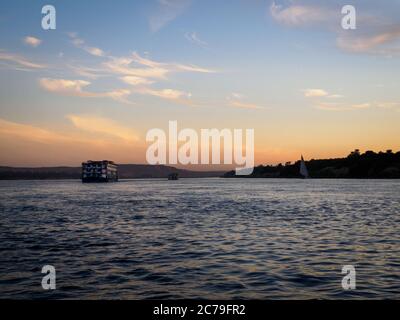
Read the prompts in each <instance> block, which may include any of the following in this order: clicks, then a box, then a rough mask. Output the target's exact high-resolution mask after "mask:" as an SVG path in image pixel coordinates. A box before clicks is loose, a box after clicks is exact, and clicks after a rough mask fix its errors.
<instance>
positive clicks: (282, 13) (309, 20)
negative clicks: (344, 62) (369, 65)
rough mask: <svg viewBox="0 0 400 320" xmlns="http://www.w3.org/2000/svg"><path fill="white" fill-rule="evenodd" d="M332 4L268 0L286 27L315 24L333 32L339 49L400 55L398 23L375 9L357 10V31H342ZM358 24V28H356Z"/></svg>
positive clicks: (339, 13)
mask: <svg viewBox="0 0 400 320" xmlns="http://www.w3.org/2000/svg"><path fill="white" fill-rule="evenodd" d="M334 4H335V3H332V2H325V3H317V2H315V3H311V4H309V3H308V4H306V3H305V1H304V0H298V1H296V2H294V1H293V2H290V3H289V4H288V5H286V6H283V5H278V4H276V2H272V4H271V6H270V8H269V12H270V15H271V17H272V18H273V19H274V20H275V21H277V22H278V23H281V24H283V25H286V26H290V27H306V26H308V25H316V24H317V25H318V27H320V28H321V29H325V30H327V31H329V32H334V33H335V34H336V45H337V47H338V48H339V49H341V50H343V51H346V52H351V53H367V54H374V55H385V56H393V55H398V54H400V43H399V42H398V40H400V24H399V22H398V21H393V20H392V19H391V18H389V17H388V16H382V15H380V14H377V13H376V12H368V11H361V10H359V11H357V25H358V26H359V27H358V28H357V30H352V31H351V32H348V31H345V30H343V29H342V28H341V27H340V21H341V18H342V17H343V16H342V15H341V11H340V10H339V9H340V5H336V6H334ZM360 26H362V28H361V27H360Z"/></svg>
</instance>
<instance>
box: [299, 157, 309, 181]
mask: <svg viewBox="0 0 400 320" xmlns="http://www.w3.org/2000/svg"><path fill="white" fill-rule="evenodd" d="M300 175H301V176H302V178H303V179H308V178H310V175H309V174H308V170H307V166H306V163H305V161H304V158H303V155H302V156H301V162H300Z"/></svg>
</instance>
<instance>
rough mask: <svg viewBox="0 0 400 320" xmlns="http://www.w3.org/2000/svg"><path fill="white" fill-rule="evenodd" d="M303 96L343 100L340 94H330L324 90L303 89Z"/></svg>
mask: <svg viewBox="0 0 400 320" xmlns="http://www.w3.org/2000/svg"><path fill="white" fill-rule="evenodd" d="M303 92H304V96H305V97H306V98H323V97H324V98H332V99H338V98H343V96H342V95H340V94H330V93H329V92H328V91H326V90H324V89H305V90H303Z"/></svg>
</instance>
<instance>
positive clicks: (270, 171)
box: [224, 149, 400, 179]
mask: <svg viewBox="0 0 400 320" xmlns="http://www.w3.org/2000/svg"><path fill="white" fill-rule="evenodd" d="M306 165H307V169H308V171H309V174H310V177H311V178H320V179H321V178H325V179H328V178H333V179H335V178H336V179H400V152H397V153H394V152H393V151H392V150H387V151H386V152H379V153H375V152H373V151H367V152H365V153H363V154H361V153H360V151H359V150H358V149H356V150H355V151H353V152H351V153H350V154H349V155H348V156H347V157H346V158H336V159H318V160H315V159H312V160H310V161H306ZM299 172H300V161H297V162H295V163H293V164H292V163H290V162H288V163H286V164H284V165H283V164H279V165H277V166H262V165H261V166H258V167H255V168H254V171H253V173H252V174H251V175H249V176H237V175H236V174H235V171H230V172H227V173H225V174H224V178H301V176H300V173H299Z"/></svg>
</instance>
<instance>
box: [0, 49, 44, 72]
mask: <svg viewBox="0 0 400 320" xmlns="http://www.w3.org/2000/svg"><path fill="white" fill-rule="evenodd" d="M0 61H4V62H5V63H6V65H7V66H8V67H12V68H14V69H18V70H25V71H29V70H32V69H43V68H46V65H44V64H39V63H35V62H32V61H30V60H28V59H27V58H25V57H23V56H21V55H18V54H15V53H8V52H6V51H4V50H1V49H0Z"/></svg>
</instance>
